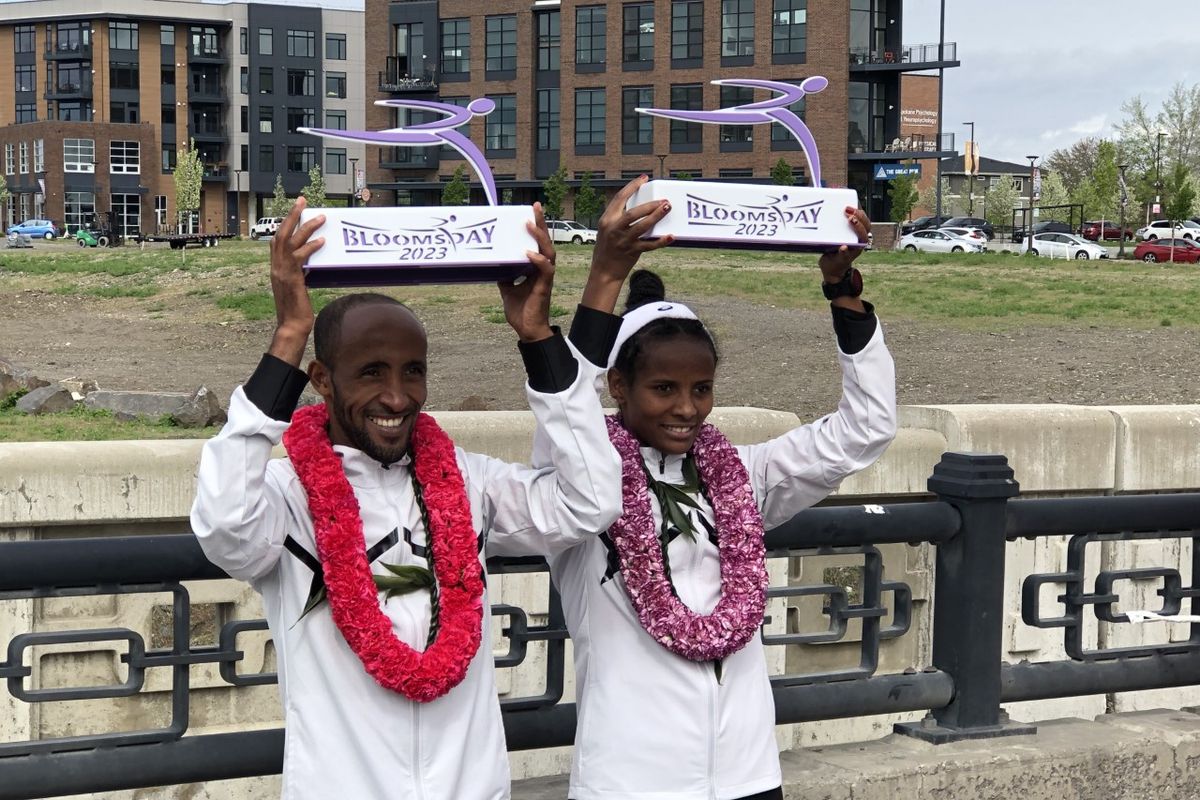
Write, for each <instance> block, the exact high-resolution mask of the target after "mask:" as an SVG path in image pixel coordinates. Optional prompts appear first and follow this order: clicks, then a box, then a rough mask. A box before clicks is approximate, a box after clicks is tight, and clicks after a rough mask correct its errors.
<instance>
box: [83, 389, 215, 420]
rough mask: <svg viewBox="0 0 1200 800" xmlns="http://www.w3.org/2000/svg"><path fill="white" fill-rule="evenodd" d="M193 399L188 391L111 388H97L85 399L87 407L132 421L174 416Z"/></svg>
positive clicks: (84, 403) (84, 402)
mask: <svg viewBox="0 0 1200 800" xmlns="http://www.w3.org/2000/svg"><path fill="white" fill-rule="evenodd" d="M191 399H192V396H191V395H189V394H188V393H186V392H118V391H113V390H111V389H97V390H96V391H94V392H92V393H91V394H89V395H88V396H87V397H85V398H84V399H83V405H84V407H85V408H90V409H103V410H106V411H111V412H112V413H113V416H115V417H116V418H117V419H119V420H121V421H123V422H131V421H133V420H135V419H137V418H138V417H149V418H150V419H151V420H155V421H157V420H159V419H161V418H162V417H167V416H172V415H174V413H175V412H176V411H179V410H180V409H182V408H183V407H184V406H185V405H187V404H188V402H189V401H190V400H191Z"/></svg>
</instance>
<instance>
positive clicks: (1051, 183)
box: [1037, 172, 1071, 222]
mask: <svg viewBox="0 0 1200 800" xmlns="http://www.w3.org/2000/svg"><path fill="white" fill-rule="evenodd" d="M1070 202H1071V201H1070V198H1069V197H1068V196H1067V187H1065V186H1063V180H1062V177H1060V176H1059V174H1058V173H1057V172H1043V173H1042V198H1041V199H1040V200H1038V201H1037V204H1038V207H1039V208H1044V209H1047V210H1046V211H1044V212H1043V213H1042V214H1041V218H1042V219H1053V220H1058V221H1059V222H1069V221H1070V220H1071V209H1070V208H1067V207H1066V206H1068V205H1069V204H1070ZM1053 206H1063V208H1054V207H1053Z"/></svg>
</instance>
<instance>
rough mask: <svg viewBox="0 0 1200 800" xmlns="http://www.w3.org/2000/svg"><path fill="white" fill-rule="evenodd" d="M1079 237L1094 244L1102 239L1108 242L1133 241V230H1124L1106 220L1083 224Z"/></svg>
mask: <svg viewBox="0 0 1200 800" xmlns="http://www.w3.org/2000/svg"><path fill="white" fill-rule="evenodd" d="M1079 235H1080V236H1082V237H1083V238H1085V239H1087V240H1088V241H1092V242H1098V241H1100V240H1101V239H1103V240H1104V241H1106V242H1107V241H1119V240H1121V239H1132V238H1133V229H1132V228H1124V229H1122V228H1121V226H1120V225H1118V224H1117V223H1115V222H1113V221H1112V220H1107V219H1106V220H1097V221H1095V222H1085V223H1083V226H1082V227H1081V228H1080V229H1079Z"/></svg>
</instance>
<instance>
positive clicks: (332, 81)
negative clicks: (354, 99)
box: [325, 72, 346, 98]
mask: <svg viewBox="0 0 1200 800" xmlns="http://www.w3.org/2000/svg"><path fill="white" fill-rule="evenodd" d="M325 96H326V97H340V98H345V97H346V73H344V72H326V73H325Z"/></svg>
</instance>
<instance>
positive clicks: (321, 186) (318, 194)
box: [300, 164, 327, 208]
mask: <svg viewBox="0 0 1200 800" xmlns="http://www.w3.org/2000/svg"><path fill="white" fill-rule="evenodd" d="M300 194H302V195H304V199H305V200H306V201H308V203H307V204H308V207H309V208H324V207H325V205H326V204H327V201H326V199H325V176H324V175H322V174H321V168H320V167H318V166H317V165H316V164H313V166H312V169H310V170H309V171H308V185H307V186H305V187H304V188H303V189H301V190H300Z"/></svg>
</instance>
